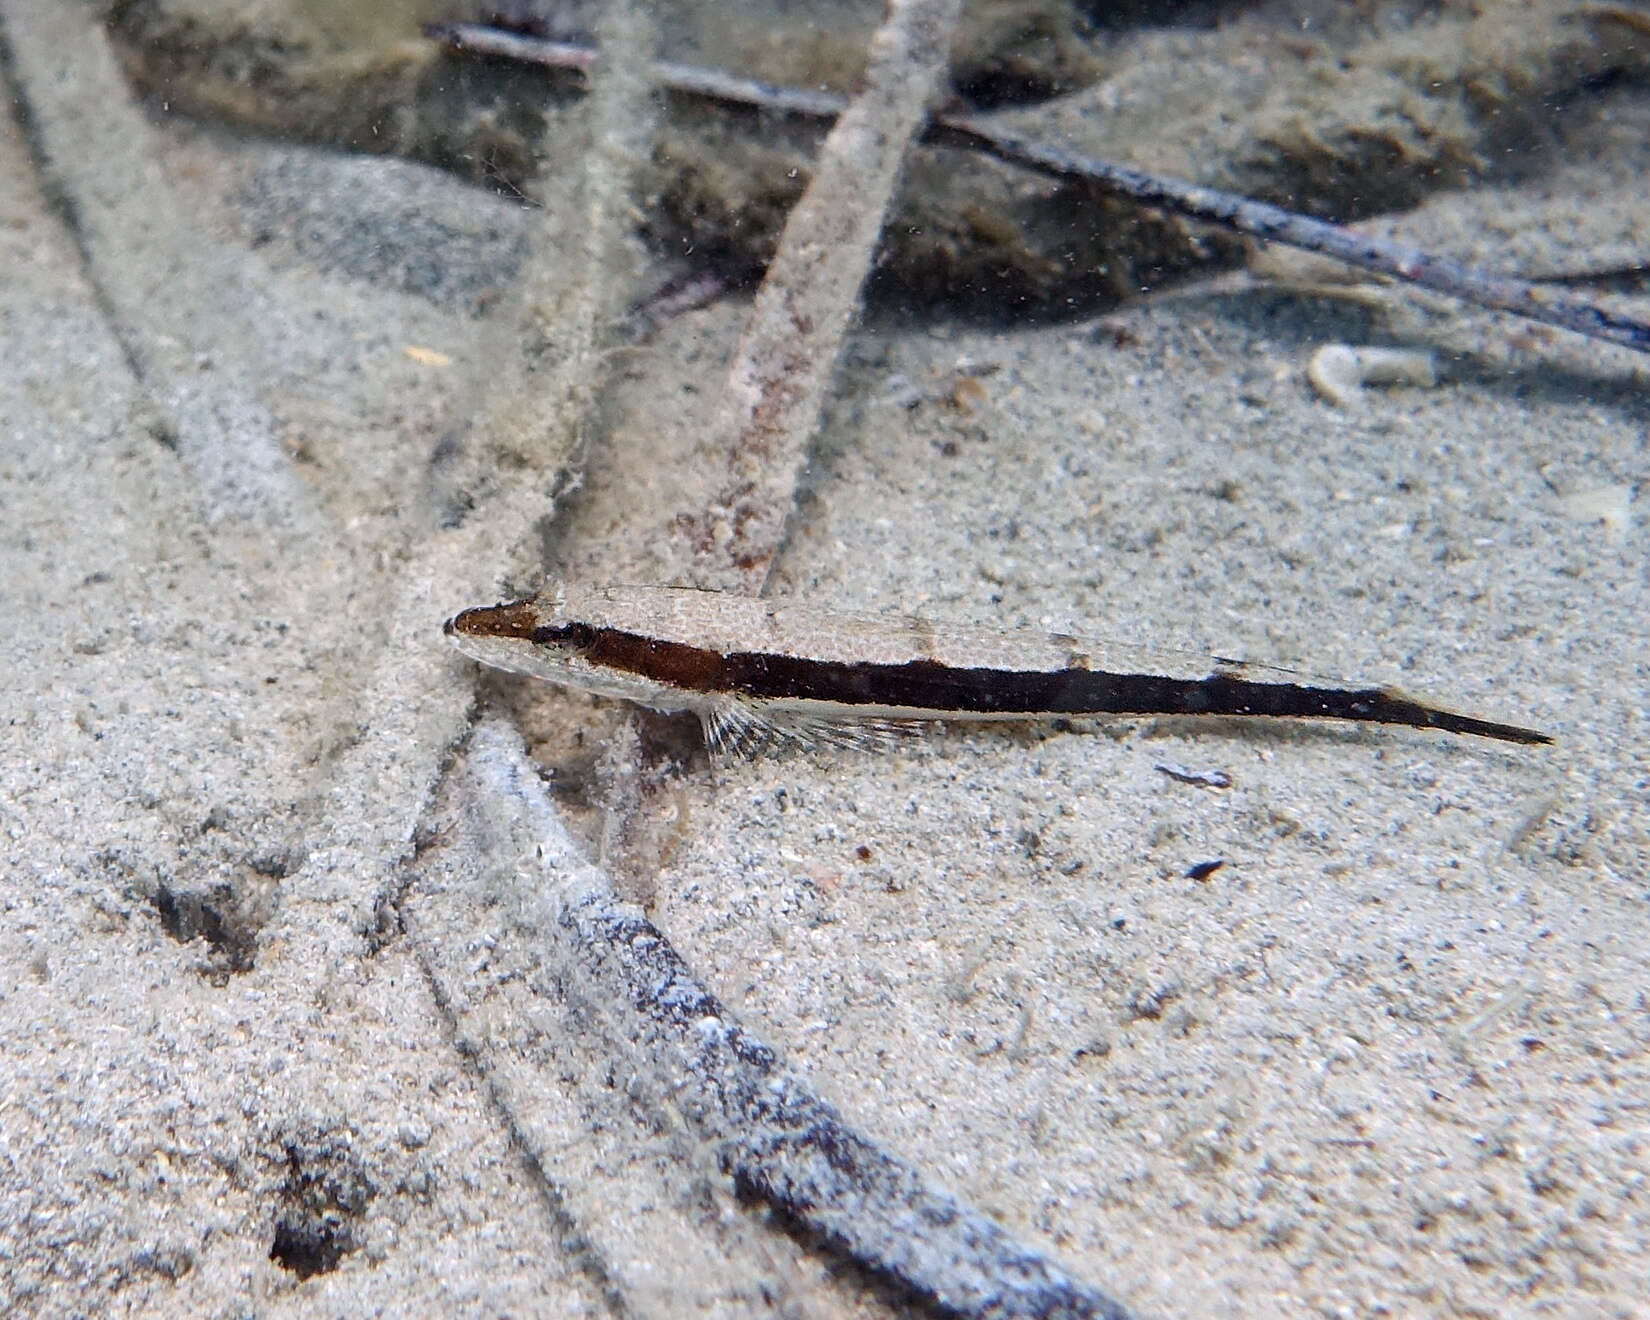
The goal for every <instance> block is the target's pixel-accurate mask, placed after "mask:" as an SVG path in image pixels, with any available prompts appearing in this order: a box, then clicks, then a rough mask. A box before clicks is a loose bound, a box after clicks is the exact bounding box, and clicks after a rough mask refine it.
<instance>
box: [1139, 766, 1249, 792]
mask: <svg viewBox="0 0 1650 1320" xmlns="http://www.w3.org/2000/svg"><path fill="white" fill-rule="evenodd" d="M1152 769H1154V770H1156V771H1157V772H1158V773H1159V774H1165V775H1168V777H1169V778H1170V779H1178V780H1179V781H1180V782H1181V783H1182V784H1197V785H1200V786H1201V787H1203V788H1230V787H1231V786H1232V776H1231V775H1229V774H1227V773H1226V772H1225V771H1224V770H1193V769H1192V768H1191V767H1190V766H1184V765H1177V764H1175V763H1174V762H1173V761H1159V762H1158V763H1157V764H1156V765H1154V766H1153V767H1152Z"/></svg>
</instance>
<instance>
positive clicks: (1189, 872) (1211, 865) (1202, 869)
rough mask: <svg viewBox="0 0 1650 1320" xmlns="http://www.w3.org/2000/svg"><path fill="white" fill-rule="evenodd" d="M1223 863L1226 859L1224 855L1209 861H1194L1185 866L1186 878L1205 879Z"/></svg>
mask: <svg viewBox="0 0 1650 1320" xmlns="http://www.w3.org/2000/svg"><path fill="white" fill-rule="evenodd" d="M1225 865H1226V859H1225V858H1224V857H1217V858H1215V859H1214V860H1213V861H1211V862H1194V863H1193V864H1192V865H1191V866H1188V867H1187V868H1186V878H1187V879H1188V880H1207V879H1208V878H1209V877H1210V876H1212V875H1213V874H1214V873H1215V872H1216V871H1218V870H1220V868H1221V867H1223V866H1225Z"/></svg>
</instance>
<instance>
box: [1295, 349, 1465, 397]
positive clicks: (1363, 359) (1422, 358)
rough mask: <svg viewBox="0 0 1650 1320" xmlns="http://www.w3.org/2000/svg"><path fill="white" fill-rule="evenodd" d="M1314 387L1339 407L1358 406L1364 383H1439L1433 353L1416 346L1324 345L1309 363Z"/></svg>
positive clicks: (1428, 386)
mask: <svg viewBox="0 0 1650 1320" xmlns="http://www.w3.org/2000/svg"><path fill="white" fill-rule="evenodd" d="M1306 379H1307V380H1308V381H1310V382H1311V383H1312V388H1313V389H1315V390H1316V391H1317V392H1318V393H1319V394H1320V395H1322V396H1323V397H1324V398H1326V399H1328V400H1329V402H1330V403H1332V404H1334V405H1335V406H1336V407H1337V408H1355V407H1357V405H1358V400H1359V399H1360V398H1361V397H1362V396H1363V387H1364V386H1365V385H1419V386H1421V387H1422V388H1423V389H1431V388H1432V387H1433V386H1434V385H1436V384H1437V383H1438V371H1437V368H1436V367H1435V366H1434V365H1433V360H1432V354H1431V353H1423V352H1421V351H1420V350H1419V349H1413V348H1354V347H1352V345H1350V344H1325V345H1324V346H1323V347H1322V348H1320V349H1319V350H1318V351H1317V352H1316V353H1314V354H1313V355H1312V360H1311V361H1310V362H1309V363H1307V364H1306Z"/></svg>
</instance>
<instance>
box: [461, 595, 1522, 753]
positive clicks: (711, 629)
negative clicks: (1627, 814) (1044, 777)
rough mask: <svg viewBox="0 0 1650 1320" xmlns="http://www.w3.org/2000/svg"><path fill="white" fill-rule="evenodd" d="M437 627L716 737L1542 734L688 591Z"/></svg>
mask: <svg viewBox="0 0 1650 1320" xmlns="http://www.w3.org/2000/svg"><path fill="white" fill-rule="evenodd" d="M445 631H446V633H447V635H448V636H449V637H451V638H452V639H453V641H454V642H455V643H457V645H458V646H459V648H460V649H461V650H463V651H464V652H465V653H466V654H468V655H470V656H472V657H473V658H474V659H477V660H480V661H482V662H483V663H485V664H489V665H493V666H495V667H497V668H500V669H509V670H514V671H517V672H519V673H525V674H531V675H534V676H535V677H539V678H545V679H549V680H550V681H552V682H555V683H560V684H563V685H565V686H568V687H573V688H579V689H582V690H584V691H587V692H592V693H595V694H597V695H600V696H604V697H616V698H621V699H624V700H627V701H634V702H637V703H639V704H641V705H644V706H649V707H652V708H653V709H655V710H660V711H693V712H694V713H696V714H697V715H698V716H699V717H700V719H701V720H702V721H703V722H704V724H705V728H706V731H707V734H708V735H709V736H710V738H711V740H712V742H713V743H725V742H733V743H736V744H738V743H742V742H745V741H747V740H750V739H752V738H754V737H755V736H756V735H758V734H767V733H796V734H804V735H807V736H817V735H819V734H820V733H822V732H826V731H828V730H830V729H832V728H838V729H840V728H843V727H844V726H852V725H859V726H861V727H869V726H878V727H881V726H889V725H897V724H903V723H907V722H917V721H927V720H1022V721H1024V720H1038V719H1055V718H1060V717H1072V716H1096V715H1193V716H1198V715H1201V716H1238V717H1243V716H1253V717H1268V718H1295V719H1339V720H1352V721H1359V722H1364V723H1379V724H1400V725H1408V726H1411V727H1414V728H1431V729H1439V730H1442V731H1445V732H1448V733H1457V734H1472V735H1476V736H1478V737H1483V738H1493V739H1498V740H1501V741H1506V742H1515V743H1547V742H1551V741H1552V740H1551V739H1550V738H1549V737H1548V736H1547V735H1546V734H1543V733H1540V732H1538V731H1536V730H1534V729H1526V728H1521V727H1519V726H1517V725H1512V724H1502V723H1498V722H1496V721H1493V720H1484V719H1479V718H1477V717H1475V716H1470V715H1462V714H1457V713H1456V712H1454V711H1450V710H1445V709H1443V708H1441V707H1437V706H1432V705H1429V704H1427V703H1425V702H1422V701H1418V700H1415V699H1413V698H1411V697H1407V696H1405V695H1403V694H1402V693H1399V692H1395V691H1393V690H1391V689H1389V688H1376V687H1365V688H1358V687H1345V686H1336V685H1332V684H1328V683H1325V682H1322V681H1320V680H1316V679H1312V678H1309V677H1307V676H1304V675H1297V674H1293V673H1291V672H1290V671H1287V670H1275V669H1266V668H1264V667H1260V666H1255V665H1249V664H1244V663H1240V662H1236V661H1230V660H1220V659H1212V658H1209V657H1199V656H1196V655H1193V654H1177V653H1175V652H1158V651H1147V650H1146V649H1145V648H1140V647H1133V646H1127V645H1117V644H1113V643H1100V642H1093V641H1087V640H1083V639H1079V638H1077V637H1073V636H1067V635H1065V634H1060V633H1052V634H1051V633H1020V632H995V631H991V630H989V629H981V628H955V627H944V626H939V625H936V624H933V623H931V622H929V621H927V620H924V619H921V618H915V617H910V616H897V615H880V614H854V613H847V612H841V611H834V610H825V609H820V608H817V607H814V606H809V605H796V604H788V603H784V602H777V601H769V600H760V599H754V598H751V597H745V596H733V595H728V594H724V593H721V592H714V591H697V590H692V589H689V588H678V587H592V586H584V585H580V584H575V583H565V582H557V583H551V584H550V585H548V586H547V587H546V588H545V589H544V590H543V591H541V592H540V593H539V594H538V595H537V596H534V597H531V598H530V599H527V600H518V601H511V602H507V603H504V604H500V605H491V606H484V607H481V608H477V609H469V610H464V611H463V612H461V613H460V614H457V615H455V616H454V617H453V618H451V619H449V620H448V621H447V624H446V628H445Z"/></svg>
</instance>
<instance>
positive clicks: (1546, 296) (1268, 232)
mask: <svg viewBox="0 0 1650 1320" xmlns="http://www.w3.org/2000/svg"><path fill="white" fill-rule="evenodd" d="M425 32H426V34H427V35H429V36H430V37H432V38H434V39H435V40H438V41H440V42H442V43H443V44H445V45H446V46H448V47H449V48H451V49H453V50H462V51H469V52H472V53H474V54H479V55H493V56H498V57H501V58H504V59H511V60H518V61H522V62H525V63H529V64H537V65H540V66H541V67H544V68H553V69H574V70H581V71H583V70H587V69H588V68H589V66H590V61H591V59H592V58H593V56H594V52H593V51H591V50H590V49H589V48H588V47H584V46H575V45H570V44H568V43H566V42H555V41H545V40H542V39H540V38H537V37H527V36H522V35H520V34H518V33H514V32H505V31H502V30H500V29H497V28H490V27H484V26H481V25H479V24H474V23H441V24H432V25H431V26H429V27H427V28H426V29H425ZM654 73H655V76H656V77H657V78H658V81H659V85H660V86H662V87H665V88H668V89H669V90H671V91H675V92H682V93H685V94H687V95H692V96H702V97H705V98H707V99H709V100H714V101H721V102H725V103H728V104H732V105H740V106H747V107H750V108H752V109H757V110H762V111H764V112H767V113H770V114H781V115H795V116H799V117H803V118H808V119H833V118H835V117H836V115H837V113H838V112H840V111H841V110H842V108H843V106H844V105H845V104H846V102H845V101H844V100H843V99H842V98H841V97H838V96H833V95H830V94H829V93H825V92H809V91H799V90H795V89H792V88H784V87H774V86H771V85H769V84H767V83H760V82H753V81H751V80H749V79H745V78H735V77H732V76H730V75H727V74H722V73H716V72H714V71H711V70H706V69H697V68H693V67H691V66H689V65H685V64H672V63H660V64H657V65H655V66H654ZM923 140H924V141H926V142H930V143H935V144H938V145H941V146H950V147H961V148H966V149H969V150H973V151H980V152H984V153H985V154H987V155H990V156H995V157H997V159H999V160H1003V161H1007V162H1009V163H1011V164H1014V165H1019V166H1022V167H1023V168H1026V169H1031V170H1036V171H1037V172H1038V173H1040V174H1047V175H1051V176H1053V177H1054V178H1058V179H1071V180H1078V181H1081V182H1083V183H1087V184H1089V185H1091V186H1093V187H1096V188H1098V189H1101V190H1102V191H1104V192H1108V193H1111V194H1113V195H1115V196H1119V197H1127V198H1129V199H1130V200H1131V201H1135V202H1139V203H1141V204H1142V205H1145V206H1152V207H1156V208H1157V209H1159V210H1163V211H1172V212H1174V213H1175V214H1177V215H1183V216H1187V217H1189V218H1191V219H1194V220H1202V221H1205V222H1207V223H1209V224H1216V225H1221V226H1223V227H1225V228H1228V229H1235V230H1237V231H1238V232H1239V233H1243V234H1248V235H1250V236H1251V237H1253V238H1259V239H1262V240H1264V241H1266V242H1268V243H1282V244H1284V245H1285V246H1287V247H1293V248H1300V249H1301V250H1303V251H1306V252H1316V253H1318V254H1320V255H1322V256H1327V257H1333V258H1335V259H1336V260H1338V261H1344V262H1346V263H1347V264H1348V265H1352V266H1359V267H1362V268H1363V269H1365V270H1370V271H1375V272H1376V273H1378V274H1381V275H1387V276H1390V277H1391V278H1393V279H1395V280H1401V281H1403V282H1405V283H1408V284H1416V285H1419V286H1421V287H1422V288H1426V289H1431V290H1432V291H1433V292H1435V293H1442V294H1446V295H1448V296H1449V297H1452V298H1457V299H1459V300H1461V301H1462V302H1467V303H1473V304H1475V305H1477V306H1480V307H1490V308H1494V309H1496V310H1498V311H1503V312H1511V313H1512V314H1513V315H1514V316H1521V317H1524V318H1525V319H1526V320H1531V321H1542V322H1545V323H1546V324H1548V325H1555V326H1558V327H1560V328H1561V329H1564V330H1570V331H1574V332H1575V333H1576V334H1580V335H1586V336H1587V337H1589V338H1591V339H1602V340H1605V341H1607V342H1609V343H1613V344H1620V345H1622V346H1623V347H1625V348H1630V349H1633V350H1635V351H1637V352H1640V353H1650V322H1645V321H1643V320H1640V319H1638V318H1636V317H1632V316H1627V315H1625V314H1622V313H1619V312H1612V311H1610V310H1608V309H1607V308H1604V307H1601V306H1599V305H1598V304H1597V303H1595V302H1593V301H1591V300H1590V299H1587V298H1581V297H1577V296H1576V295H1574V294H1570V293H1565V292H1563V291H1561V290H1557V289H1553V288H1551V287H1542V286H1540V285H1536V284H1531V283H1529V282H1528V281H1526V280H1520V279H1516V278H1514V277H1513V276H1510V275H1501V274H1497V273H1495V272H1493V271H1487V270H1481V269H1479V268H1477V267H1474V266H1468V265H1464V264H1462V263H1461V262H1458V261H1452V260H1450V259H1449V258H1448V257H1439V256H1434V255H1432V254H1430V253H1428V252H1424V251H1422V250H1421V249H1420V248H1415V247H1410V246H1409V245H1407V244H1404V243H1394V242H1392V241H1390V240H1388V239H1383V238H1374V237H1371V236H1369V235H1367V234H1360V233H1357V232H1356V231H1354V230H1351V229H1347V228H1345V227H1344V226H1342V225H1334V224H1329V223H1327V222H1326V221H1323V220H1314V219H1312V218H1311V217H1309V216H1304V215H1298V214H1296V213H1295V212H1292V211H1286V210H1284V209H1283V208H1282V207H1280V206H1273V205H1271V204H1269V203H1267V202H1256V201H1251V200H1249V199H1248V198H1246V197H1240V196H1238V195H1237V194H1235V193H1228V192H1221V191H1220V190H1219V189H1215V188H1204V187H1201V186H1199V185H1198V184H1195V183H1187V182H1185V181H1184V180H1180V179H1171V178H1165V177H1164V176H1162V175H1157V174H1148V173H1146V172H1145V171H1143V170H1136V169H1130V168H1129V167H1127V166H1124V165H1113V164H1111V163H1109V162H1107V161H1099V160H1092V159H1090V158H1088V157H1086V156H1080V155H1077V154H1075V153H1072V152H1066V151H1061V150H1059V149H1057V148H1054V147H1047V146H1043V145H1042V144H1040V143H1035V142H1027V141H1023V140H1022V139H1020V138H1016V137H1013V136H1012V135H1010V134H1008V133H1005V132H1003V131H1001V130H1000V129H997V128H995V127H993V126H990V125H987V124H985V123H982V122H981V121H979V120H977V119H970V118H967V117H965V116H954V115H942V116H938V117H936V118H935V119H934V120H932V121H931V122H930V124H929V126H928V129H927V131H926V133H924V135H923Z"/></svg>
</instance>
